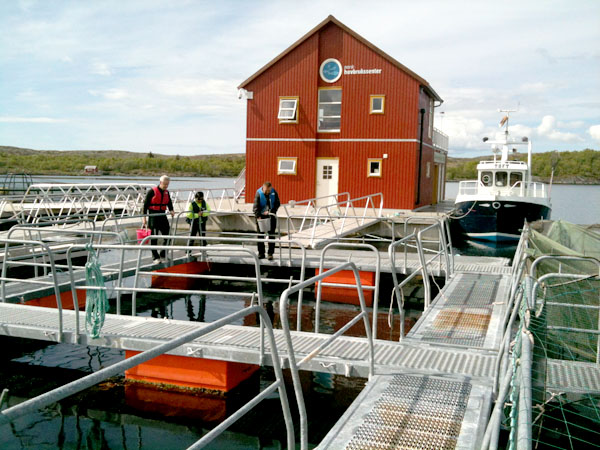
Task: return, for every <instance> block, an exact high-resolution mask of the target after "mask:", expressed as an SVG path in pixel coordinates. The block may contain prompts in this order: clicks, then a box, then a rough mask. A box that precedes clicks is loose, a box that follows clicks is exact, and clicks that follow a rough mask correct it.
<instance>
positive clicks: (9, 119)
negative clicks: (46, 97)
mask: <svg viewBox="0 0 600 450" xmlns="http://www.w3.org/2000/svg"><path fill="white" fill-rule="evenodd" d="M0 122H3V123H60V122H66V120H65V119H55V118H52V117H10V116H4V117H0Z"/></svg>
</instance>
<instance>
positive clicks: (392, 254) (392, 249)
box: [388, 219, 453, 341]
mask: <svg viewBox="0 0 600 450" xmlns="http://www.w3.org/2000/svg"><path fill="white" fill-rule="evenodd" d="M432 220H435V222H434V223H433V224H431V225H429V226H428V227H426V228H424V229H422V230H420V231H419V232H416V231H413V233H411V234H409V235H407V236H405V237H403V238H402V239H399V240H397V241H394V242H392V243H391V244H390V245H389V246H388V257H389V259H390V266H391V273H392V281H393V283H394V288H393V290H392V298H391V300H390V308H392V305H393V303H394V296H395V297H396V302H397V304H398V311H399V314H400V336H399V340H400V341H401V340H402V339H403V338H404V302H403V295H402V288H403V287H404V286H405V285H406V284H408V282H409V281H411V280H412V279H413V278H415V277H416V276H417V275H418V274H419V273H420V274H421V275H422V277H423V287H424V289H425V299H424V308H425V310H427V309H428V308H429V304H430V303H431V284H430V281H429V275H428V272H427V267H428V266H429V265H430V264H432V263H433V262H434V261H435V259H436V258H438V257H439V258H440V261H439V263H438V266H439V272H440V273H441V268H442V261H441V258H442V255H443V256H444V261H445V266H446V267H445V275H446V281H447V280H448V278H450V277H451V276H452V271H453V269H452V266H453V263H452V265H451V262H450V261H451V258H450V257H449V256H448V253H452V247H451V244H450V250H449V248H448V247H449V246H448V244H447V242H446V237H445V233H446V232H447V231H448V228H447V226H446V221H445V220H439V219H432ZM435 228H437V229H438V233H439V234H438V235H439V242H440V245H439V247H438V248H439V250H438V252H435V254H434V256H433V257H432V258H430V259H429V260H427V259H426V258H425V254H424V250H423V242H424V239H423V236H422V235H423V233H425V232H427V231H429V230H431V229H435ZM412 240H414V241H415V242H416V247H417V253H418V255H419V264H420V265H419V267H418V268H416V269H415V270H414V271H413V272H412V273H411V274H410V275H408V276H407V277H406V278H405V279H404V280H402V282H398V274H397V271H396V249H397V248H398V247H399V246H400V245H403V246H404V273H406V272H407V256H406V255H407V253H406V248H407V247H408V245H409V242H410V241H412Z"/></svg>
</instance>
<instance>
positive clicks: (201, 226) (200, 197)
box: [187, 192, 210, 246]
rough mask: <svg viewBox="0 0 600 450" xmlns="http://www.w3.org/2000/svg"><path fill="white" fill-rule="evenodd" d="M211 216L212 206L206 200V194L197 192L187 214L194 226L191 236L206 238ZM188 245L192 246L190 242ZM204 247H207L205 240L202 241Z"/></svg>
mask: <svg viewBox="0 0 600 450" xmlns="http://www.w3.org/2000/svg"><path fill="white" fill-rule="evenodd" d="M209 215H210V206H209V205H208V203H206V201H205V200H204V193H203V192H196V195H194V201H193V202H192V203H190V206H189V207H188V213H187V219H188V221H189V223H191V224H192V228H191V231H190V236H196V235H198V236H206V222H208V216H209ZM188 245H190V242H188ZM192 245H193V244H192ZM202 245H203V246H206V241H205V240H202Z"/></svg>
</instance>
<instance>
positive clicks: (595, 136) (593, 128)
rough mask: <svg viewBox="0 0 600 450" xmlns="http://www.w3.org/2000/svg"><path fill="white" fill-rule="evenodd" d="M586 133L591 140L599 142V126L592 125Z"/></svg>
mask: <svg viewBox="0 0 600 450" xmlns="http://www.w3.org/2000/svg"><path fill="white" fill-rule="evenodd" d="M588 133H589V135H590V136H591V137H592V139H595V140H597V141H600V125H592V126H591V127H590V129H589V130H588Z"/></svg>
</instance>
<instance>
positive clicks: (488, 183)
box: [477, 161, 527, 189]
mask: <svg viewBox="0 0 600 450" xmlns="http://www.w3.org/2000/svg"><path fill="white" fill-rule="evenodd" d="M477 172H478V174H479V176H478V179H479V182H480V184H481V185H482V186H483V187H486V188H509V189H512V188H516V187H519V186H521V185H522V184H523V181H525V180H526V179H527V178H526V175H527V164H525V163H524V162H522V161H510V162H494V161H481V162H480V163H479V164H478V165H477Z"/></svg>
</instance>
